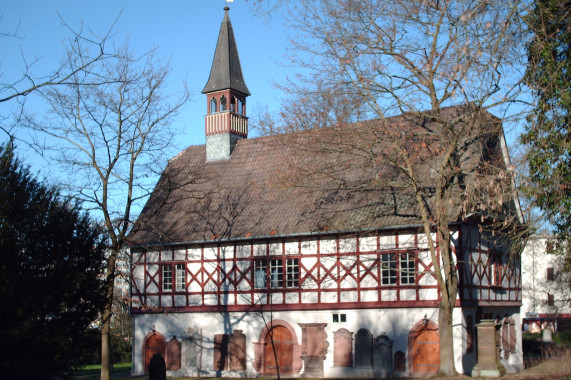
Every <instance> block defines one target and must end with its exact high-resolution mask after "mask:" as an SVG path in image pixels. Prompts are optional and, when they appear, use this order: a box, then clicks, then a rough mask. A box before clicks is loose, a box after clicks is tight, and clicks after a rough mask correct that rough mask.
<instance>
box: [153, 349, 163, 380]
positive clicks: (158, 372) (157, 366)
mask: <svg viewBox="0 0 571 380" xmlns="http://www.w3.org/2000/svg"><path fill="white" fill-rule="evenodd" d="M149 380H167V366H166V365H165V359H164V358H163V357H162V356H161V354H155V355H154V356H153V357H152V358H151V362H150V363H149Z"/></svg>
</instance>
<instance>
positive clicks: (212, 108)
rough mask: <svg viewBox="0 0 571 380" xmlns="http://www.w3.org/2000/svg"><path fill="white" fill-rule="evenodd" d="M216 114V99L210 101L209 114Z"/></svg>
mask: <svg viewBox="0 0 571 380" xmlns="http://www.w3.org/2000/svg"><path fill="white" fill-rule="evenodd" d="M215 112H216V98H212V99H210V113H215Z"/></svg>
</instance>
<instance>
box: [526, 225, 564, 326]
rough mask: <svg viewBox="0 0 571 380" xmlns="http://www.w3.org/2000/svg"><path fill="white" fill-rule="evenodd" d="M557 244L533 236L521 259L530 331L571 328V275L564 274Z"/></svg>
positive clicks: (553, 240)
mask: <svg viewBox="0 0 571 380" xmlns="http://www.w3.org/2000/svg"><path fill="white" fill-rule="evenodd" d="M555 244H556V240H555V239H554V238H553V236H549V235H533V236H532V237H530V239H529V240H528V243H527V245H526V247H525V249H524V250H523V253H522V255H521V266H522V307H521V314H522V318H523V322H524V323H526V322H527V323H528V325H529V327H531V325H532V324H533V323H536V324H537V322H539V324H540V325H544V324H547V323H549V324H552V326H553V327H554V328H558V329H569V328H571V296H570V295H571V275H570V274H569V273H565V272H564V271H563V270H562V269H563V265H564V257H563V256H561V255H557V254H555V253H554V247H555ZM542 327H544V326H542Z"/></svg>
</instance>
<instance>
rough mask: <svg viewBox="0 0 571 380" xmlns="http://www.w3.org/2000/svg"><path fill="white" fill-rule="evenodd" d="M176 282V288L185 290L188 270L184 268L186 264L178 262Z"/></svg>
mask: <svg viewBox="0 0 571 380" xmlns="http://www.w3.org/2000/svg"><path fill="white" fill-rule="evenodd" d="M175 269H176V283H175V289H176V290H177V291H179V292H180V291H184V289H185V288H186V271H185V270H184V264H176V265H175Z"/></svg>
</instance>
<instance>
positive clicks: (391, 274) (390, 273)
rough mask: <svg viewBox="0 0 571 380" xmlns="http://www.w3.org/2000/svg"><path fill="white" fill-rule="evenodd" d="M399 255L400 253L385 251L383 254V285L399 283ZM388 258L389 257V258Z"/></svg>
mask: <svg viewBox="0 0 571 380" xmlns="http://www.w3.org/2000/svg"><path fill="white" fill-rule="evenodd" d="M397 255H398V253H383V254H382V255H381V286H391V285H397V278H398V259H397ZM386 258H388V260H387V259H386ZM385 281H386V282H385Z"/></svg>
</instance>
